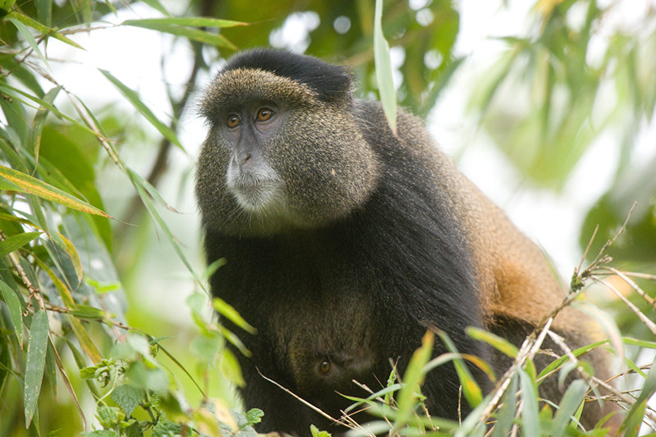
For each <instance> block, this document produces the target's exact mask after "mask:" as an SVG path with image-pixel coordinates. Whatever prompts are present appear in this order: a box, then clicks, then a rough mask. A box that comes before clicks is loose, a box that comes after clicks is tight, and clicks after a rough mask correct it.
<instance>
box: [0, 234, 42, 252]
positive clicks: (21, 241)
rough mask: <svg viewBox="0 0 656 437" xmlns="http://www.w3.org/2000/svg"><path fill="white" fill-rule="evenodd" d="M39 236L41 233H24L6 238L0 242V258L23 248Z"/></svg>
mask: <svg viewBox="0 0 656 437" xmlns="http://www.w3.org/2000/svg"><path fill="white" fill-rule="evenodd" d="M39 235H41V232H25V233H23V234H16V235H12V236H11V237H7V238H6V239H5V240H3V241H0V256H5V255H8V254H10V253H11V252H13V251H14V250H16V249H19V248H21V247H23V246H25V245H26V244H27V243H29V242H30V241H32V240H34V239H35V238H36V237H38V236H39Z"/></svg>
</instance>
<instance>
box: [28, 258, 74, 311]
mask: <svg viewBox="0 0 656 437" xmlns="http://www.w3.org/2000/svg"><path fill="white" fill-rule="evenodd" d="M34 259H35V261H36V263H37V264H38V265H39V267H40V268H41V270H43V271H44V272H46V274H47V275H48V277H49V278H50V280H51V281H52V283H53V284H55V288H56V289H57V291H58V292H59V296H60V297H61V299H62V302H64V305H66V307H67V308H70V309H75V308H77V305H76V304H75V300H74V299H73V295H71V292H70V290H69V289H68V287H67V286H66V284H64V282H63V281H62V280H61V279H59V277H58V276H57V275H56V274H55V272H53V271H52V269H51V268H50V267H49V266H48V265H47V264H46V263H45V262H43V261H42V260H41V259H40V258H38V257H34Z"/></svg>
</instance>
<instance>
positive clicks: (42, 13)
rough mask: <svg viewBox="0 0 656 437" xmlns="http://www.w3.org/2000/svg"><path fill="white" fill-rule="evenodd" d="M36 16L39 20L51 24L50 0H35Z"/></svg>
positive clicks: (47, 24)
mask: <svg viewBox="0 0 656 437" xmlns="http://www.w3.org/2000/svg"><path fill="white" fill-rule="evenodd" d="M35 3H36V16H37V17H38V19H39V22H41V23H44V24H45V25H46V26H48V27H50V26H52V3H53V2H52V0H36V2H35Z"/></svg>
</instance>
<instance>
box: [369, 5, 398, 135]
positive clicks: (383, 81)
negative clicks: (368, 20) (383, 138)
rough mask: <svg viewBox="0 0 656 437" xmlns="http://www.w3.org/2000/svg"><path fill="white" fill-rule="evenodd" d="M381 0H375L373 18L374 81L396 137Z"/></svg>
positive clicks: (393, 98)
mask: <svg viewBox="0 0 656 437" xmlns="http://www.w3.org/2000/svg"><path fill="white" fill-rule="evenodd" d="M382 21H383V0H376V13H375V18H374V62H375V64H376V80H377V81H378V91H379V92H380V100H381V103H382V105H383V111H384V112H385V117H386V118H387V123H389V127H390V129H391V130H392V132H393V133H394V135H396V91H395V90H394V80H393V76H392V62H391V60H390V54H389V44H387V40H386V39H385V35H383V24H382Z"/></svg>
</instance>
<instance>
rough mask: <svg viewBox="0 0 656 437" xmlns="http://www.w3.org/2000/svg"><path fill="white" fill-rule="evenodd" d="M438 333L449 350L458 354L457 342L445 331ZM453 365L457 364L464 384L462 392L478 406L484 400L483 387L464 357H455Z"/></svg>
mask: <svg viewBox="0 0 656 437" xmlns="http://www.w3.org/2000/svg"><path fill="white" fill-rule="evenodd" d="M437 333H438V335H439V336H440V338H441V339H442V341H443V342H444V345H445V346H446V348H447V350H448V351H449V352H452V353H454V354H457V353H458V350H457V349H456V346H455V344H453V342H452V341H451V339H450V338H449V336H448V335H446V333H445V332H443V331H438V332H437ZM453 365H454V366H455V368H456V372H457V373H458V378H460V383H461V384H462V392H463V393H464V395H465V398H466V399H467V402H468V403H469V405H471V406H472V407H476V406H477V405H479V404H480V403H481V402H482V401H483V392H482V391H481V388H480V387H479V386H478V383H477V382H476V380H475V379H474V377H473V376H472V374H471V372H470V371H469V369H468V368H467V366H466V365H465V362H464V360H463V359H462V358H455V359H454V360H453Z"/></svg>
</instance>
